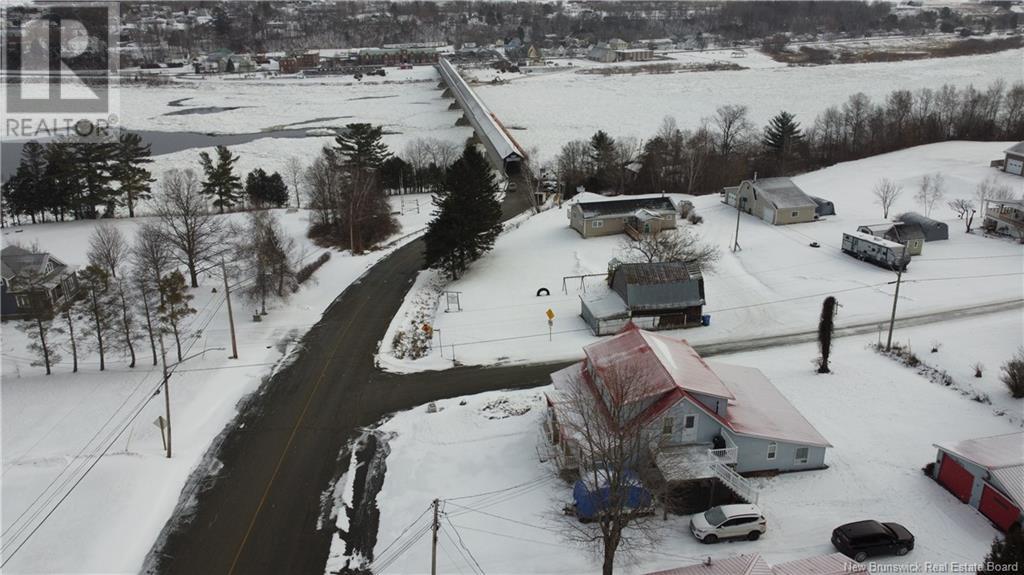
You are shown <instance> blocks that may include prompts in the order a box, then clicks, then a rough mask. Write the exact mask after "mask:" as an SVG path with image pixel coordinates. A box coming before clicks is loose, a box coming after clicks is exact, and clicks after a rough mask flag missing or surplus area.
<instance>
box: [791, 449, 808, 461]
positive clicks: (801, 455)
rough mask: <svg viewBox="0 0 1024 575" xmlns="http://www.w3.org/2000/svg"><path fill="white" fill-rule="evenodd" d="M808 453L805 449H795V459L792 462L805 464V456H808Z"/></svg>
mask: <svg viewBox="0 0 1024 575" xmlns="http://www.w3.org/2000/svg"><path fill="white" fill-rule="evenodd" d="M809 453H810V449H808V448H806V447H797V448H796V457H795V458H794V461H795V462H796V463H807V456H808V454H809Z"/></svg>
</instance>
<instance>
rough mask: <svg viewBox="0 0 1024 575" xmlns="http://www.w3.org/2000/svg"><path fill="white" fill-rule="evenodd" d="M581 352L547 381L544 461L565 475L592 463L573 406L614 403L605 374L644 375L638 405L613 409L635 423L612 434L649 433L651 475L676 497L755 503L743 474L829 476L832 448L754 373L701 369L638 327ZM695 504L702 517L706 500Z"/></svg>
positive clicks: (687, 350) (692, 354) (684, 349)
mask: <svg viewBox="0 0 1024 575" xmlns="http://www.w3.org/2000/svg"><path fill="white" fill-rule="evenodd" d="M583 351H584V355H585V359H584V360H583V361H581V362H579V363H576V364H574V365H572V366H569V367H566V368H564V369H561V370H559V371H556V372H555V373H553V374H551V381H552V384H553V389H552V390H551V391H549V392H547V393H546V396H547V403H548V412H547V415H546V417H545V420H544V423H543V429H544V433H545V437H546V440H547V443H546V451H545V453H546V457H550V458H551V459H553V460H554V461H555V463H556V464H557V465H558V466H559V467H560V468H562V469H563V470H570V469H578V468H579V467H580V465H581V462H585V461H586V458H585V457H583V455H585V451H584V450H586V449H587V445H586V443H585V441H583V440H582V436H581V435H580V434H579V433H578V431H577V430H579V429H580V427H579V425H580V423H579V422H580V416H579V414H578V413H575V412H574V411H573V409H574V407H573V406H574V405H578V403H573V401H572V398H578V397H580V394H581V393H582V394H592V395H594V400H595V401H599V402H605V403H606V404H608V403H609V402H611V401H615V400H613V399H611V397H612V395H613V394H610V393H607V392H606V390H605V389H604V385H605V382H604V380H603V377H604V376H603V375H602V374H606V373H609V372H612V373H626V372H628V373H639V374H643V375H642V377H643V381H644V386H643V389H642V396H640V397H636V396H631V397H629V398H626V399H621V398H620V399H618V400H617V401H628V402H629V403H631V404H635V408H630V409H621V410H619V409H614V410H609V411H611V412H621V413H630V414H634V413H635V414H636V415H635V416H634V417H633V418H632V419H631V420H630V421H628V422H616V425H629V426H633V425H640V426H642V427H643V429H644V430H645V433H646V434H647V438H648V444H649V448H650V453H649V457H648V458H647V460H648V461H649V462H650V467H651V468H652V469H654V470H656V472H657V475H658V477H657V481H663V482H665V483H667V484H668V485H669V486H670V489H673V490H680V491H682V492H688V491H692V490H693V489H694V488H695V486H697V487H696V489H698V490H702V489H703V487H700V486H703V485H707V483H708V482H709V481H710V482H718V483H720V484H724V485H725V486H726V487H727V488H728V489H722V490H720V491H722V492H727V493H732V494H733V495H735V496H736V497H737V498H739V499H742V500H746V501H748V502H751V503H753V502H756V501H757V498H758V490H757V488H756V486H755V485H754V484H752V483H751V482H750V481H748V480H747V479H745V478H744V474H764V473H781V472H790V471H804V470H811V469H822V468H824V467H826V464H825V453H826V451H827V449H828V448H829V447H831V445H830V444H829V443H828V441H827V440H826V439H825V438H824V437H822V436H821V434H820V433H818V431H817V430H816V429H815V428H814V426H813V425H811V423H810V422H808V421H807V419H805V418H804V417H803V415H802V414H800V412H799V411H797V410H796V408H795V407H793V405H792V404H791V403H790V402H789V400H787V399H786V397H785V396H783V395H782V393H780V392H779V390H778V389H777V388H776V387H775V386H774V385H772V383H771V382H770V381H769V380H768V379H767V378H766V377H765V376H764V374H762V373H761V372H760V371H759V370H757V369H755V368H751V367H741V366H734V365H728V364H720V363H717V362H716V363H708V362H705V361H704V359H703V358H701V357H700V355H698V354H697V352H696V351H694V349H693V348H692V347H690V345H689V344H688V343H686V342H685V341H683V340H677V339H673V338H669V337H666V336H663V335H659V334H655V333H651V332H648V331H644V330H642V329H639V328H637V327H636V326H629V327H628V328H627V329H626V330H625V331H623V332H622V333H620V334H618V335H616V336H615V337H612V338H610V339H607V340H604V341H601V342H598V343H594V344H591V345H589V346H586V347H585V348H583ZM609 370H611V371H609ZM620 395H621V394H620ZM616 397H619V395H616ZM624 406H625V407H628V406H629V405H628V404H618V405H616V406H615V407H624ZM693 505H696V506H697V507H699V508H701V509H703V508H706V505H707V499H706V498H700V499H699V501H696V502H693ZM684 506H685V505H684Z"/></svg>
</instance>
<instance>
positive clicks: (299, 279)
mask: <svg viewBox="0 0 1024 575" xmlns="http://www.w3.org/2000/svg"><path fill="white" fill-rule="evenodd" d="M329 259H331V252H324V253H322V254H320V257H318V258H316V259H315V260H313V261H311V262H309V263H308V264H306V265H304V266H302V267H301V268H300V269H299V271H298V272H297V273H296V274H295V282H296V286H295V290H296V291H298V289H299V284H302V283H303V282H305V281H306V280H308V279H309V278H310V277H312V275H313V272H315V271H316V270H317V269H319V268H320V266H322V265H324V264H325V263H327V260H329Z"/></svg>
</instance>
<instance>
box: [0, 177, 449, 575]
mask: <svg viewBox="0 0 1024 575" xmlns="http://www.w3.org/2000/svg"><path fill="white" fill-rule="evenodd" d="M405 199H406V200H409V199H418V200H419V201H420V203H421V205H427V204H429V198H428V197H427V196H418V197H417V196H406V197H405ZM392 201H393V205H394V206H395V208H396V209H400V206H401V199H400V198H392ZM278 214H279V215H280V217H281V221H282V224H283V226H284V227H285V229H286V230H287V231H288V232H289V233H290V234H291V235H293V237H295V238H296V240H297V241H298V243H299V244H300V246H302V248H303V249H304V250H305V251H306V253H307V254H308V258H309V259H311V258H315V257H316V256H317V255H319V253H320V252H322V251H323V250H322V249H317V248H315V247H314V246H312V245H311V244H310V243H309V241H308V240H307V239H305V230H306V213H305V212H292V213H286V212H285V211H284V210H280V211H278ZM230 217H232V218H239V217H240V214H236V215H232V216H230ZM428 218H429V210H421V211H420V213H419V214H415V213H408V214H404V215H401V216H399V220H400V221H401V223H402V226H403V229H402V231H400V232H399V233H398V235H397V236H396V238H397V237H398V236H402V235H404V234H407V233H410V232H414V231H417V230H420V229H421V228H422V227H423V226H424V225H425V223H426V220H427V219H428ZM141 221H142V220H141V219H136V220H128V219H119V220H112V221H111V223H113V224H114V225H117V226H119V227H120V228H121V229H122V231H124V232H125V234H126V235H129V236H130V235H131V234H132V233H134V229H135V227H136V226H137V225H138V224H139V223H140V222H141ZM92 226H93V223H92V222H69V223H64V224H41V225H34V226H24V227H21V228H14V229H10V228H8V229H7V230H5V231H4V235H3V242H4V244H5V245H6V244H9V243H14V242H19V243H22V244H24V245H29V244H31V243H33V242H36V241H38V243H39V246H40V247H41V248H43V249H46V250H49V251H51V252H52V253H54V254H55V255H56V256H57V257H59V258H61V259H62V260H64V261H65V262H67V263H69V264H71V265H84V264H85V252H86V250H87V246H88V242H87V237H88V235H89V233H90V232H91V229H92ZM390 251H391V249H390V248H388V249H384V250H381V251H377V252H372V253H368V254H365V255H361V256H356V257H352V256H350V255H349V254H348V252H337V251H335V252H334V253H333V254H332V257H331V259H330V260H329V261H328V262H327V263H326V264H325V265H324V266H323V267H321V268H320V269H319V270H318V271H317V272H316V274H315V275H314V276H313V278H312V280H310V282H308V283H307V284H305V285H304V286H303V287H302V289H301V290H299V292H298V293H296V294H295V295H294V296H293V297H292V298H291V299H290V300H289V301H288V302H287V303H285V304H278V305H274V306H273V307H272V309H270V310H269V312H270V313H269V315H268V316H266V317H264V319H263V321H262V322H259V323H256V322H253V321H252V320H251V317H252V306H251V305H250V304H247V303H244V302H243V301H241V300H240V299H239V298H238V295H237V294H234V295H233V298H232V302H233V304H234V312H235V322H236V327H237V332H238V341H239V344H240V345H239V357H240V358H239V359H237V360H230V359H227V356H228V355H230V353H229V352H228V351H224V350H223V349H220V350H214V349H213V348H226V347H228V346H229V345H230V340H229V339H228V323H227V312H226V308H225V307H224V306H223V301H224V300H223V294H222V290H221V284H220V279H219V278H218V277H214V276H210V275H204V276H203V277H201V280H200V282H201V287H200V288H199V289H196V290H192V292H193V294H194V295H195V300H194V301H193V307H195V308H196V309H197V310H199V312H198V313H197V314H196V315H195V316H193V319H192V321H191V325H190V328H189V331H190V332H195V333H196V337H194V338H188V339H187V340H186V341H185V342H184V344H185V346H186V347H188V350H189V351H188V352H186V354H189V355H190V354H195V353H199V352H203V353H202V355H200V356H199V357H197V358H195V359H191V360H189V361H188V362H186V363H184V364H182V366H181V368H179V369H178V370H176V372H175V374H174V376H173V377H172V379H171V413H172V424H173V432H174V435H173V447H174V453H173V455H174V457H173V459H171V460H167V459H165V458H164V452H163V446H162V443H161V438H160V432H159V430H158V428H157V427H156V426H154V425H153V422H154V420H155V419H156V418H157V416H158V415H161V414H163V412H164V406H163V404H164V399H163V396H162V395H158V396H155V397H153V396H152V392H153V391H154V390H155V389H156V387H157V385H158V383H159V381H160V372H159V370H158V369H154V368H153V367H152V365H151V363H152V356H151V354H150V350H149V347H148V344H145V343H142V342H140V343H139V344H138V345H137V353H138V354H139V365H138V366H137V367H136V368H135V369H128V368H127V364H126V362H125V361H124V360H123V358H121V357H113V358H111V357H108V358H107V365H108V367H107V370H106V371H104V372H102V373H101V372H99V371H98V359H97V358H96V357H95V356H94V355H87V356H86V357H84V358H81V359H80V371H79V373H77V374H72V373H70V371H71V367H70V353H67V352H64V353H63V355H64V361H63V362H62V363H61V364H59V365H57V366H56V367H55V369H54V375H52V376H49V377H47V376H45V375H43V374H42V373H43V372H42V369H41V368H38V367H31V366H30V365H29V363H30V358H29V357H27V352H26V351H25V349H24V341H25V339H24V335H23V334H22V333H20V332H19V331H17V329H16V328H15V327H14V325H13V324H12V323H9V322H8V323H5V324H4V325H3V328H2V332H0V336H2V347H3V350H2V369H3V378H2V386H0V391H2V438H3V443H2V451H3V475H2V484H3V490H2V507H3V515H2V524H3V530H4V537H3V539H4V557H5V558H6V557H7V556H8V554H9V553H10V551H11V550H12V549H14V548H15V547H16V546H17V545H19V544H20V543H21V542H22V541H23V540H24V537H25V536H26V535H27V534H28V532H29V531H30V530H31V528H33V527H34V526H35V525H37V524H38V523H39V521H40V520H41V519H42V517H43V515H45V514H46V512H48V511H49V510H50V509H52V508H53V507H54V506H55V504H56V503H57V502H58V500H59V499H60V498H61V497H63V496H64V494H66V493H68V492H69V491H70V490H71V489H72V488H74V491H73V493H72V494H71V496H70V497H69V498H68V499H67V500H66V501H65V502H64V503H63V505H62V506H61V507H60V508H59V509H57V511H56V512H55V513H54V514H53V515H52V517H50V518H49V520H47V521H46V522H45V523H44V524H43V526H42V528H41V529H39V531H38V532H37V533H36V534H35V535H34V536H33V537H32V538H31V540H29V542H28V544H27V545H25V547H24V548H23V549H21V550H20V552H19V553H18V555H17V556H15V557H14V559H13V560H12V561H11V563H10V564H8V565H7V566H6V567H5V569H4V572H5V573H6V572H8V571H9V572H11V573H69V572H83V573H125V572H134V571H137V570H138V569H139V567H140V566H141V564H142V560H143V558H144V556H145V554H146V553H147V552H148V550H149V548H150V546H151V545H152V543H153V541H154V540H155V539H156V537H157V535H158V533H159V531H160V529H161V528H162V527H163V525H164V523H165V522H166V521H167V519H168V518H169V517H170V515H171V512H172V510H173V509H174V506H175V504H176V503H177V501H178V496H179V494H180V492H181V489H182V487H183V486H184V484H185V481H186V479H187V478H188V476H189V474H190V472H191V471H192V469H193V468H194V467H195V466H196V465H197V464H198V463H199V462H200V460H201V458H202V456H203V454H204V453H205V452H206V449H207V447H208V446H209V445H210V441H211V440H212V439H213V438H214V437H215V436H216V435H217V434H218V433H220V432H221V430H222V429H223V428H224V426H225V425H226V424H227V423H228V422H229V421H230V420H231V419H232V417H233V416H234V415H235V412H236V403H237V402H238V400H239V399H240V398H241V397H243V396H244V395H245V394H247V393H249V392H251V391H253V390H255V389H256V388H257V387H258V386H259V385H260V383H261V381H263V379H264V378H266V377H267V376H268V375H269V374H270V373H271V371H272V370H273V369H275V368H276V367H275V366H276V365H278V364H279V362H281V361H282V359H283V358H285V357H286V356H287V355H288V354H289V353H290V352H291V351H293V349H294V343H295V342H296V341H297V340H298V339H299V338H300V337H301V336H302V334H304V333H305V332H306V331H307V330H308V328H309V327H310V326H312V325H313V324H314V323H315V322H316V321H317V320H318V319H319V318H320V315H321V313H322V312H323V310H324V309H325V308H326V307H327V306H328V305H329V304H330V303H331V301H333V300H334V298H335V297H337V295H338V294H340V293H341V292H342V290H344V289H345V287H346V286H348V285H349V284H351V283H352V282H353V281H355V280H356V279H357V278H358V277H359V276H360V275H362V274H363V273H364V272H365V271H366V269H367V268H369V267H370V266H372V265H373V264H374V263H376V262H377V261H379V260H380V259H381V258H382V257H384V256H385V255H386V254H387V253H389V252H390ZM212 288H217V293H212V291H211V290H212ZM169 357H171V358H173V352H169ZM135 413H138V416H137V417H135V418H134V419H130V418H132V417H133V415H134V414H135ZM122 429H124V431H123V433H122V432H121V430H122ZM119 434H120V435H119ZM106 449H109V451H107V453H106V456H105V457H102V458H101V459H97V456H98V455H99V454H101V453H103V452H104V450H106ZM93 465H95V467H94V468H93V469H92V471H91V472H89V473H88V475H85V473H86V472H87V471H88V470H89V469H90V468H91V467H92V466H93ZM83 475H84V479H83V480H82V482H81V484H79V485H78V486H77V488H75V487H74V484H75V482H76V481H78V480H79V479H80V478H82V477H83Z"/></svg>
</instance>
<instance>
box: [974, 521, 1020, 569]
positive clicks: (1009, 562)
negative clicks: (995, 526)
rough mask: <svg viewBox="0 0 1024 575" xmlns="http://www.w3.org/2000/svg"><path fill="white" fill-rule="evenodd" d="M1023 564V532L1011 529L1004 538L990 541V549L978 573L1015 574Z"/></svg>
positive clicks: (1015, 528)
mask: <svg viewBox="0 0 1024 575" xmlns="http://www.w3.org/2000/svg"><path fill="white" fill-rule="evenodd" d="M1022 563H1024V531H1022V530H1021V528H1020V525H1017V526H1015V527H1011V528H1010V530H1009V531H1008V532H1007V533H1006V537H1004V538H1002V539H999V538H996V539H995V540H994V541H992V548H991V550H990V551H989V553H988V555H987V556H986V557H985V561H984V563H983V565H982V567H981V568H979V569H978V573H1016V572H1018V571H1019V570H1020V566H1021V564H1022Z"/></svg>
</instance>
